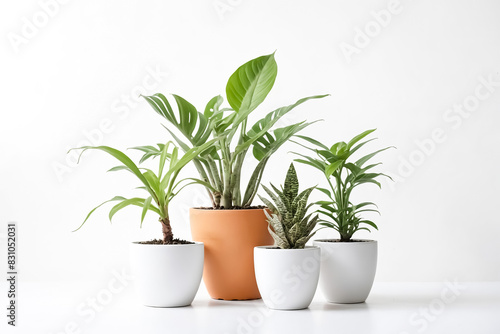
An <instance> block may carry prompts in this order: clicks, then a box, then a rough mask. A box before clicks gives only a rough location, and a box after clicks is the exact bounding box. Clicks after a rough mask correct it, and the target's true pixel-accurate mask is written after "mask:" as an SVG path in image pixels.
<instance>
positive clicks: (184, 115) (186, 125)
mask: <svg viewBox="0 0 500 334" xmlns="http://www.w3.org/2000/svg"><path fill="white" fill-rule="evenodd" d="M172 96H173V97H174V99H175V102H176V103H177V108H178V110H179V116H180V121H179V125H180V127H179V128H180V130H181V131H182V133H183V134H184V135H185V136H186V137H188V138H189V137H191V135H192V133H193V131H194V129H195V127H196V123H197V121H198V111H197V110H196V108H195V107H194V106H193V105H192V104H191V103H189V102H188V101H186V100H185V99H184V98H182V97H180V96H179V95H175V94H172Z"/></svg>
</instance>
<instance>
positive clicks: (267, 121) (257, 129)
mask: <svg viewBox="0 0 500 334" xmlns="http://www.w3.org/2000/svg"><path fill="white" fill-rule="evenodd" d="M326 96H328V95H314V96H308V97H305V98H302V99H300V100H298V101H297V102H295V103H294V104H291V105H289V106H286V107H281V108H278V109H276V110H274V111H272V112H270V113H268V114H267V115H266V116H265V117H264V118H262V119H261V120H259V121H257V122H256V123H255V124H254V125H253V126H252V128H251V129H250V130H249V131H248V133H247V134H246V137H247V138H248V139H247V140H245V141H244V142H243V143H241V144H239V145H238V146H237V147H236V149H235V153H234V154H235V155H238V154H239V153H240V152H242V151H243V150H245V149H247V148H248V147H249V146H250V145H252V144H253V143H254V142H255V141H256V140H258V139H259V138H261V137H262V136H263V135H265V134H266V133H267V132H268V131H269V130H270V129H271V128H272V127H273V126H274V124H275V123H276V122H277V121H278V120H280V118H282V117H283V116H284V115H286V114H287V113H288V112H290V111H291V110H293V109H294V108H295V107H297V106H299V105H301V104H302V103H304V102H306V101H309V100H311V99H320V98H323V97H326Z"/></svg>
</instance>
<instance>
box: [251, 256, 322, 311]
mask: <svg viewBox="0 0 500 334" xmlns="http://www.w3.org/2000/svg"><path fill="white" fill-rule="evenodd" d="M320 258H321V249H319V247H314V246H310V247H306V248H304V249H279V248H278V249H277V248H273V246H259V247H255V248H254V262H255V277H256V279H257V286H258V287H259V291H260V295H261V296H262V299H263V300H264V303H265V304H266V306H267V307H269V308H271V309H276V310H299V309H304V308H307V307H308V306H309V304H311V301H312V299H313V297H314V293H315V292H316V287H317V286H318V279H319V268H320Z"/></svg>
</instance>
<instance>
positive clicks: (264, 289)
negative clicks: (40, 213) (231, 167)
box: [254, 164, 321, 310]
mask: <svg viewBox="0 0 500 334" xmlns="http://www.w3.org/2000/svg"><path fill="white" fill-rule="evenodd" d="M263 187H264V190H265V191H266V192H267V194H268V195H269V197H270V198H271V199H272V201H273V202H274V204H273V203H272V202H271V201H270V200H268V199H266V198H262V197H261V199H262V201H263V202H264V203H265V204H266V205H267V206H268V207H269V209H270V210H271V213H270V214H269V213H267V212H265V214H266V216H267V222H268V223H269V226H268V228H269V233H270V234H271V235H272V237H273V239H274V246H258V247H255V250H254V256H255V276H256V278H257V285H258V287H259V291H260V294H261V296H262V299H263V300H264V303H265V304H266V306H267V307H269V308H271V309H277V310H297V309H304V308H307V307H308V306H309V304H311V301H312V299H313V297H314V293H315V292H316V287H317V285H318V279H319V268H320V257H321V250H320V248H319V247H317V246H306V243H307V241H308V240H309V239H310V238H311V237H312V236H313V235H314V234H315V233H316V232H313V229H314V227H315V226H316V223H317V221H318V218H319V217H318V215H315V216H314V217H312V218H311V216H312V213H310V214H308V215H307V210H308V209H309V208H310V206H311V205H308V204H307V200H308V198H309V195H310V194H311V192H312V190H313V189H314V188H315V187H311V188H308V189H306V190H304V191H302V192H301V193H299V181H298V179H297V173H296V172H295V168H294V167H293V164H291V165H290V168H289V169H288V173H287V175H286V178H285V184H284V186H283V188H282V190H279V189H278V188H276V187H275V186H273V185H272V184H271V187H272V188H273V190H274V192H273V191H271V190H270V189H268V188H266V187H265V186H263Z"/></svg>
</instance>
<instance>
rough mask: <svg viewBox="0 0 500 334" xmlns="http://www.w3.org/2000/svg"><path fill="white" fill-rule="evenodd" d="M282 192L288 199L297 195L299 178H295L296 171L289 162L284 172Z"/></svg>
mask: <svg viewBox="0 0 500 334" xmlns="http://www.w3.org/2000/svg"><path fill="white" fill-rule="evenodd" d="M283 193H284V194H285V196H286V197H288V199H289V200H290V201H292V200H293V199H294V198H295V197H297V195H298V193H299V180H298V179H297V172H296V171H295V168H294V167H293V163H291V164H290V167H289V168H288V173H287V174H286V178H285V184H284V186H283Z"/></svg>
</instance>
